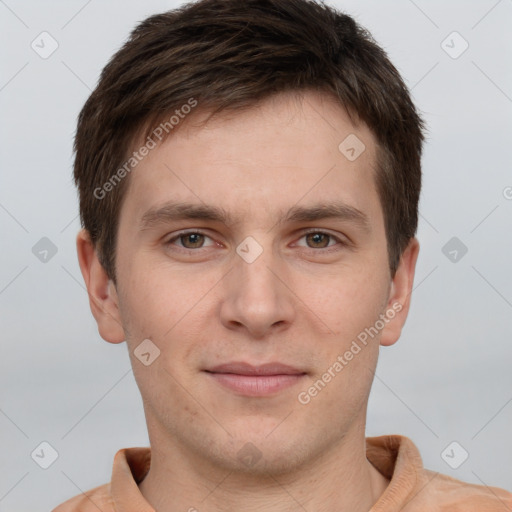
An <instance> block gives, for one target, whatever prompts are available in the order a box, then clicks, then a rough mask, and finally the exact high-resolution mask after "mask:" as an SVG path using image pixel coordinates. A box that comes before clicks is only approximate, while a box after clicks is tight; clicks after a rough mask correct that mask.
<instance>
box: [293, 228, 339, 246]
mask: <svg viewBox="0 0 512 512" xmlns="http://www.w3.org/2000/svg"><path fill="white" fill-rule="evenodd" d="M303 238H305V239H306V244H307V246H306V247H308V248H310V249H327V248H328V247H332V246H336V245H346V244H345V243H344V242H343V241H342V240H341V239H340V238H338V237H337V236H334V235H332V234H330V233H325V232H324V231H309V232H307V233H305V234H304V235H303V236H302V237H301V240H302V239H303ZM330 242H334V243H330ZM302 247H304V246H303V245H302Z"/></svg>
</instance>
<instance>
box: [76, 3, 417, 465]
mask: <svg viewBox="0 0 512 512" xmlns="http://www.w3.org/2000/svg"><path fill="white" fill-rule="evenodd" d="M422 141H423V135H422V121H421V119H420V117H419V116H418V113H417V111H416V109H415V107H414V105H413V104H412V102H411V99H410V96H409V93H408V91H407V89H406V87H405V85H404V83H403V81H402V79H401V78H400V75H399V73H398V72H397V70H396V69H395V68H394V66H393V65H392V64H391V63H390V61H389V60H388V58H387V56H386V54H385V53H384V51H383V50H382V49H381V48H380V47H379V46H378V45H377V44H376V43H375V42H374V41H373V40H372V39H371V36H370V35H369V34H368V33H367V32H366V31H364V30H363V29H362V28H361V27H359V26H358V25H357V24H356V23H355V22H354V20H353V19H352V18H350V17H349V16H346V15H344V14H341V13H339V12H337V11H335V10H334V9H332V8H330V7H326V6H325V5H322V4H318V3H314V2H310V1H307V0H249V1H247V2H243V3H241V2H238V1H237V0H227V1H219V0H205V1H201V2H197V3H193V4H189V5H186V6H184V7H182V8H180V9H177V10H175V11H171V12H168V13H164V14H160V15H156V16H152V17H150V18H148V19H147V20H145V21H143V22H142V23H140V24H139V25H138V26H137V27H136V28H135V30H134V31H133V33H132V34H131V36H130V38H129V40H128V41H127V42H126V43H125V44H124V46H123V47H122V48H121V49H120V50H119V51H118V52H117V53H116V54H115V55H114V56H113V58H112V59H111V61H110V62H109V63H108V65H107V66H106V67H105V69H104V70H103V72H102V75H101V78H100V81H99V83H98V86H97V87H96V89H95V90H94V92H93V93H92V94H91V96H90V98H89V99H88V101H87V102H86V104H85V106H84V108H83V109H82V111H81V113H80V116H79V121H78V129H77V134H76V139H75V151H76V160H75V168H74V172H75V180H76V183H77V186H78V189H79V194H80V214H81V220H82V224H83V228H84V229H83V230H82V231H81V233H80V234H79V237H78V252H79V260H80V265H81V269H82V272H83V275H84V278H85V280H86V283H87V287H88V292H89V296H90V299H91V308H92V311H93V314H94V316H95V318H96V320H97V322H98V326H99V331H100V334H101V335H102V337H103V338H104V339H106V340H107V341H110V342H113V343H118V342H122V341H125V340H126V341H127V343H128V347H129V350H130V357H131V358H132V363H133V367H134V374H135V377H136V379H137V383H138V385H139V388H140V390H141V394H142V398H143V401H144V406H145V411H146V417H147V419H148V427H149V431H150V438H151V439H152V441H154V442H161V443H163V442H164V441H163V440H164V439H171V440H172V442H173V443H174V446H175V447H176V449H178V448H180V449H182V450H188V451H189V453H192V452H193V453H195V454H197V455H198V456H200V455H201V456H204V455H205V454H206V455H207V456H208V457H209V458H210V460H211V461H212V463H213V462H215V463H218V464H222V465H224V466H226V467H234V466H237V467H243V463H242V462H240V460H239V458H237V454H239V453H240V450H243V449H244V447H246V446H249V445H247V443H252V444H251V445H250V446H252V445H254V446H256V447H257V449H258V450H261V453H262V454H263V457H262V463H261V467H262V468H265V471H268V470H269V468H274V469H276V471H277V470H282V469H283V468H284V467H288V466H289V465H290V461H295V462H294V463H295V464H301V463H305V461H307V460H310V459H311V458H312V457H315V456H318V455H319V454H320V453H321V452H323V451H325V450H327V449H328V447H332V446H334V445H336V443H341V442H342V441H343V439H344V437H350V436H351V435H354V434H353V433H354V432H355V431H360V430H361V429H364V420H365V408H366V403H367V399H368V394H369V391H370V386H371V382H372V376H373V374H372V371H373V369H374V368H375V365H376V361H377V356H378V347H379V343H380V344H381V345H390V344H392V343H394V342H395V341H396V340H397V339H398V337H399V336H400V332H401V328H402V326H403V324H404V322H405V318H406V316H407V311H408V308H409V301H410V292H411V289H412V280H413V277H414V267H415V263H416V258H417V254H418V244H417V241H416V239H415V238H414V237H415V233H416V227H417V209H418V200H419V193H420V185H421V169H420V157H421V146H422ZM184 230H185V231H188V236H186V235H185V233H183V231H184ZM248 237H250V238H248ZM362 333H366V338H365V336H364V335H363V334H362ZM143 340H151V341H150V342H147V341H145V342H144V343H145V344H143V345H141V343H142V342H143ZM357 340H358V341H357ZM148 343H149V344H148ZM354 343H355V344H354ZM139 347H143V348H142V349H138V348H139ZM358 349H359V350H358ZM141 350H142V351H143V353H144V354H148V353H149V356H144V358H145V359H146V362H149V361H151V363H150V364H148V365H146V364H144V363H143V362H142V361H141V359H140V356H141V353H140V352H141ZM349 352H350V353H351V354H352V356H350V354H349ZM157 354H159V356H158V357H156V358H155V356H156V355H157ZM345 354H346V357H343V356H344V355H345ZM138 356H139V357H138ZM340 356H341V359H340ZM144 358H143V359H144ZM153 358H154V359H153ZM232 362H247V363H250V364H252V365H255V366H258V365H262V364H266V363H269V362H270V363H275V362H279V363H283V364H285V365H288V366H290V367H292V368H293V369H294V371H295V373H296V375H295V377H292V378H290V379H289V381H290V382H289V383H288V384H287V385H286V386H285V387H284V389H280V390H278V391H275V392H270V393H269V394H266V395H265V396H259V395H258V396H247V393H246V392H242V391H240V390H238V391H237V390H234V389H233V387H232V386H229V385H228V386H226V382H222V381H221V380H219V375H224V374H223V373H222V371H221V372H216V371H214V370H215V368H217V367H218V365H223V364H225V363H232ZM336 362H337V363H338V364H337V365H336ZM340 365H341V367H340ZM222 378H224V377H222V376H221V377H220V379H222ZM284 380H285V381H286V378H285V379H284ZM312 388H314V389H316V391H315V390H314V389H312ZM287 411H289V412H290V417H289V418H288V419H287V420H286V421H284V422H283V421H282V420H283V416H284V415H285V414H286V412H287ZM326 417H329V418H330V421H326ZM278 427H279V428H278ZM271 432H272V434H270V433H271ZM245 449H248V448H245ZM242 453H243V452H242ZM279 468H280V469H279ZM251 470H255V469H254V468H251Z"/></svg>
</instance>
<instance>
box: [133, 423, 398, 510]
mask: <svg viewBox="0 0 512 512" xmlns="http://www.w3.org/2000/svg"><path fill="white" fill-rule="evenodd" d="M158 437H159V436H156V438H154V439H153V440H152V441H154V442H152V443H151V444H152V446H153V447H154V448H153V450H152V455H151V468H150V471H149V473H148V474H147V476H146V478H145V479H144V481H143V482H142V483H141V484H140V485H139V487H140V491H141V493H142V494H143V496H144V497H145V499H146V500H147V501H148V503H150V504H151V505H152V506H153V508H155V509H156V510H158V511H159V512H178V511H180V512H183V511H185V510H186V511H189V512H196V511H197V512H220V511H222V512H235V511H236V512H238V511H239V510H244V511H246V512H253V511H257V510H258V511H259V510H265V511H268V512H290V511H296V510H303V509H305V510H315V511H318V512H334V511H336V512H341V511H350V512H368V510H370V508H371V507H372V506H373V505H374V503H375V502H376V501H377V500H378V498H379V497H380V496H381V495H382V493H383V492H384V490H385V489H386V487H387V485H388V483H389V481H388V480H387V479H386V478H385V477H384V476H383V475H381V474H380V473H379V472H378V471H377V470H376V469H375V468H374V467H373V465H372V464H371V463H370V462H369V461H368V460H367V459H366V446H365V438H364V429H362V433H360V434H359V435H355V434H348V433H347V435H346V436H345V437H344V438H343V439H342V440H341V441H340V442H339V443H338V444H337V445H336V446H333V447H332V448H330V449H329V451H328V452H326V453H323V454H320V455H319V456H318V457H317V458H316V459H315V460H314V461H311V460H310V461H308V463H307V464H304V466H303V467H300V468H292V469H291V470H290V471H289V472H287V473H279V474H272V473H271V472H268V473H266V474H265V475H263V476H262V475H251V474H250V473H244V474H241V473H239V472H233V471H229V470H227V469H225V468H219V467H216V466H215V465H214V464H212V463H211V461H205V460H204V458H202V459H201V457H200V456H199V455H198V454H195V453H190V452H185V451H182V450H183V448H181V449H180V447H177V446H175V445H173V444H170V443H168V439H167V440H166V441H167V442H165V443H162V442H156V441H164V439H162V438H160V439H158ZM156 446H158V448H156Z"/></svg>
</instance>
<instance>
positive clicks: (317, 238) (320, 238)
mask: <svg viewBox="0 0 512 512" xmlns="http://www.w3.org/2000/svg"><path fill="white" fill-rule="evenodd" d="M310 237H311V238H312V241H313V243H314V244H322V242H325V240H326V239H327V235H325V234H323V233H313V234H311V235H310ZM322 247H325V243H324V244H323V246H322Z"/></svg>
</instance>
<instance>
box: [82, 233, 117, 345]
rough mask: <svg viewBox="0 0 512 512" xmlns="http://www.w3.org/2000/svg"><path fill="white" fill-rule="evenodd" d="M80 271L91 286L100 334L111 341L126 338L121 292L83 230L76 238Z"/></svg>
mask: <svg viewBox="0 0 512 512" xmlns="http://www.w3.org/2000/svg"><path fill="white" fill-rule="evenodd" d="M76 249H77V254H78V262H79V264H80V270H81V271H82V276H83V278H84V281H85V285H86V287H87V293H88V295H89V305H90V307H91V311H92V314H93V316H94V318H95V319H96V323H97V324H98V331H99V333H100V336H101V337H102V338H103V339H104V340H105V341H108V342H110V343H121V342H122V341H124V340H125V335H124V330H123V327H122V323H121V317H120V314H119V304H118V297H117V291H116V288H115V286H114V284H113V283H112V281H111V280H110V278H109V277H108V275H107V273H106V272H105V269H104V268H103V266H102V264H101V263H100V261H99V259H98V256H97V253H96V249H95V247H94V245H93V243H92V242H91V239H90V237H89V233H88V232H87V231H86V230H85V229H82V230H80V232H79V233H78V235H77V238H76Z"/></svg>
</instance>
